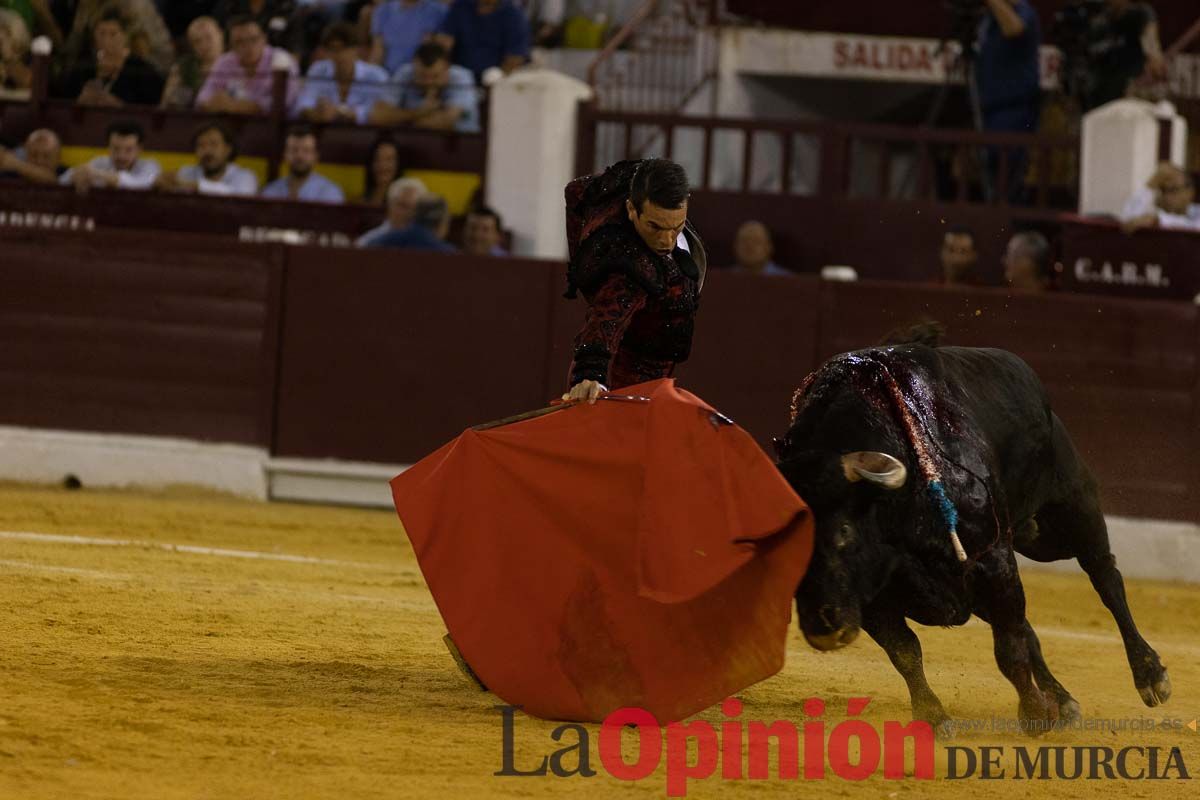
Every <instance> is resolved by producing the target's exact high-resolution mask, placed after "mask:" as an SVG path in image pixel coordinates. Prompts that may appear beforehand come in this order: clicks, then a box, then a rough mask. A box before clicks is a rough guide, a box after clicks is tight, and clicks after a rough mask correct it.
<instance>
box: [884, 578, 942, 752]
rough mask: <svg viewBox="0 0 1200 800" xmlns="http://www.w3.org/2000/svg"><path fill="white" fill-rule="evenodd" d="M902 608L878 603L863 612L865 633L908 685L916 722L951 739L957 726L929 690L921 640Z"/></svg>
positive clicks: (939, 735) (886, 603)
mask: <svg viewBox="0 0 1200 800" xmlns="http://www.w3.org/2000/svg"><path fill="white" fill-rule="evenodd" d="M899 608H900V606H899V604H898V603H895V602H888V601H886V600H884V601H883V602H880V601H879V600H876V602H874V603H872V604H871V605H869V606H867V608H866V609H864V610H863V622H862V627H863V630H865V631H866V632H867V635H868V636H870V637H871V638H872V639H874V640H875V642H876V643H877V644H878V645H879V646H880V647H882V648H883V649H884V651H885V652H886V653H887V654H888V658H889V659H891V661H892V666H894V667H895V668H896V671H897V672H899V673H900V676H901V677H903V678H904V682H905V683H906V684H907V685H908V694H909V698H910V700H911V701H912V713H913V719H920V720H925V721H926V722H928V723H929V724H930V725H932V726H933V730H934V733H936V734H937V736H938V737H939V738H949V737H951V736H953V735H954V724H953V722H952V720H951V719H950V715H949V714H947V713H946V709H945V708H943V707H942V701H941V700H939V699H938V696H937V695H936V694H934V693H933V689H931V688H929V682H928V681H927V680H926V679H925V662H924V658H923V657H922V654H921V640H920V639H918V638H917V635H916V634H915V633H913V631H912V628H910V627H908V623H907V622H905V621H904V614H903V613H902V612H901V611H900V610H899Z"/></svg>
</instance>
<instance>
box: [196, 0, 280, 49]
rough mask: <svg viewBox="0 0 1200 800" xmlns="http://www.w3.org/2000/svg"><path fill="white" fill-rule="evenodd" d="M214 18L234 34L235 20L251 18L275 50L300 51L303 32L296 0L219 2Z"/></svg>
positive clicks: (221, 0) (231, 0) (233, 0)
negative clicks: (297, 20)
mask: <svg viewBox="0 0 1200 800" xmlns="http://www.w3.org/2000/svg"><path fill="white" fill-rule="evenodd" d="M213 16H214V17H216V18H217V22H220V23H221V24H222V25H224V26H225V28H226V30H230V31H231V33H232V26H233V22H234V20H240V19H244V18H246V17H249V18H250V19H252V20H254V21H255V22H257V23H258V29H259V30H260V31H262V32H263V35H264V38H265V39H266V40H267V42H268V43H269V44H270V45H271V46H272V47H278V48H280V49H283V50H289V51H291V52H293V53H299V51H300V45H301V39H302V31H301V30H300V28H299V26H298V25H297V24H296V19H297V16H296V3H295V2H294V0H219V1H218V3H217V7H216V8H215V9H213ZM231 38H232V37H231Z"/></svg>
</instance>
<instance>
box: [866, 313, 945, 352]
mask: <svg viewBox="0 0 1200 800" xmlns="http://www.w3.org/2000/svg"><path fill="white" fill-rule="evenodd" d="M945 333H946V327H945V326H944V325H942V323H940V322H938V321H937V320H932V319H923V320H920V321H918V322H916V323H914V324H912V325H906V326H904V327H900V328H896V329H895V330H893V331H891V332H890V333H888V334H887V335H886V336H884V337H883V339H881V340H880V341H879V346H880V347H887V346H889V345H904V344H923V345H925V346H926V347H937V346H938V345H940V344H941V343H942V336H943V335H944V334H945Z"/></svg>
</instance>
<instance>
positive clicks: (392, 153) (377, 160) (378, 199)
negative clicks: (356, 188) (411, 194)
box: [362, 135, 424, 207]
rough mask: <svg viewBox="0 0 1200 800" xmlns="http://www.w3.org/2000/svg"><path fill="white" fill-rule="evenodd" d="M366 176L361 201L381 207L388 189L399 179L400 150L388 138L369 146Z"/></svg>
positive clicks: (382, 137) (384, 137) (377, 140)
mask: <svg viewBox="0 0 1200 800" xmlns="http://www.w3.org/2000/svg"><path fill="white" fill-rule="evenodd" d="M366 175H367V178H366V181H365V183H366V185H365V187H364V190H363V197H362V201H363V202H364V203H365V204H367V205H369V206H376V207H379V206H382V205H383V204H384V202H385V201H386V200H387V195H388V189H389V187H390V186H391V185H392V183H393V182H394V181H395V180H396V179H397V178H399V177H400V148H399V147H397V146H396V142H395V141H394V140H393V139H392V138H391V137H390V136H387V135H384V136H380V137H379V138H377V139H376V140H375V141H374V143H372V144H371V152H370V153H368V154H367V163H366ZM422 191H424V190H422ZM414 202H416V201H415V200H414Z"/></svg>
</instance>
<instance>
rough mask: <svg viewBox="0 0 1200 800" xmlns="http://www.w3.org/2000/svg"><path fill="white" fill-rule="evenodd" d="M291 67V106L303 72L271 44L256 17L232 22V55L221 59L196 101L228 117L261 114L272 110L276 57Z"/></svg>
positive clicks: (230, 53)
mask: <svg viewBox="0 0 1200 800" xmlns="http://www.w3.org/2000/svg"><path fill="white" fill-rule="evenodd" d="M277 54H278V55H279V57H280V59H281V60H287V61H288V62H290V63H289V64H288V70H287V72H288V88H287V99H286V101H285V102H286V103H287V107H288V108H291V107H292V104H293V103H294V102H295V100H296V94H297V93H298V92H299V88H300V81H299V74H300V73H299V70H297V68H296V61H295V59H293V58H292V57H291V56H290V55H289V54H288V53H287V52H285V51H283V50H279V49H278V48H275V47H272V46H271V45H268V44H267V37H266V36H265V35H264V34H263V30H262V28H261V27H260V26H259V24H258V22H256V21H255V20H254V19H253V18H252V17H234V18H233V19H232V20H230V22H229V52H228V53H225V54H224V55H223V56H221V57H220V58H218V59H217V63H216V64H215V65H214V66H213V69H212V72H210V73H209V74H208V79H207V80H205V81H204V86H203V87H202V88H201V89H200V94H199V96H197V98H196V107H197V108H199V109H201V110H204V111H217V112H222V113H226V114H259V113H265V112H267V111H270V110H271V103H272V96H271V95H272V92H271V84H272V80H273V78H272V70H273V67H272V64H273V62H274V60H275V57H276V55H277Z"/></svg>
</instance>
